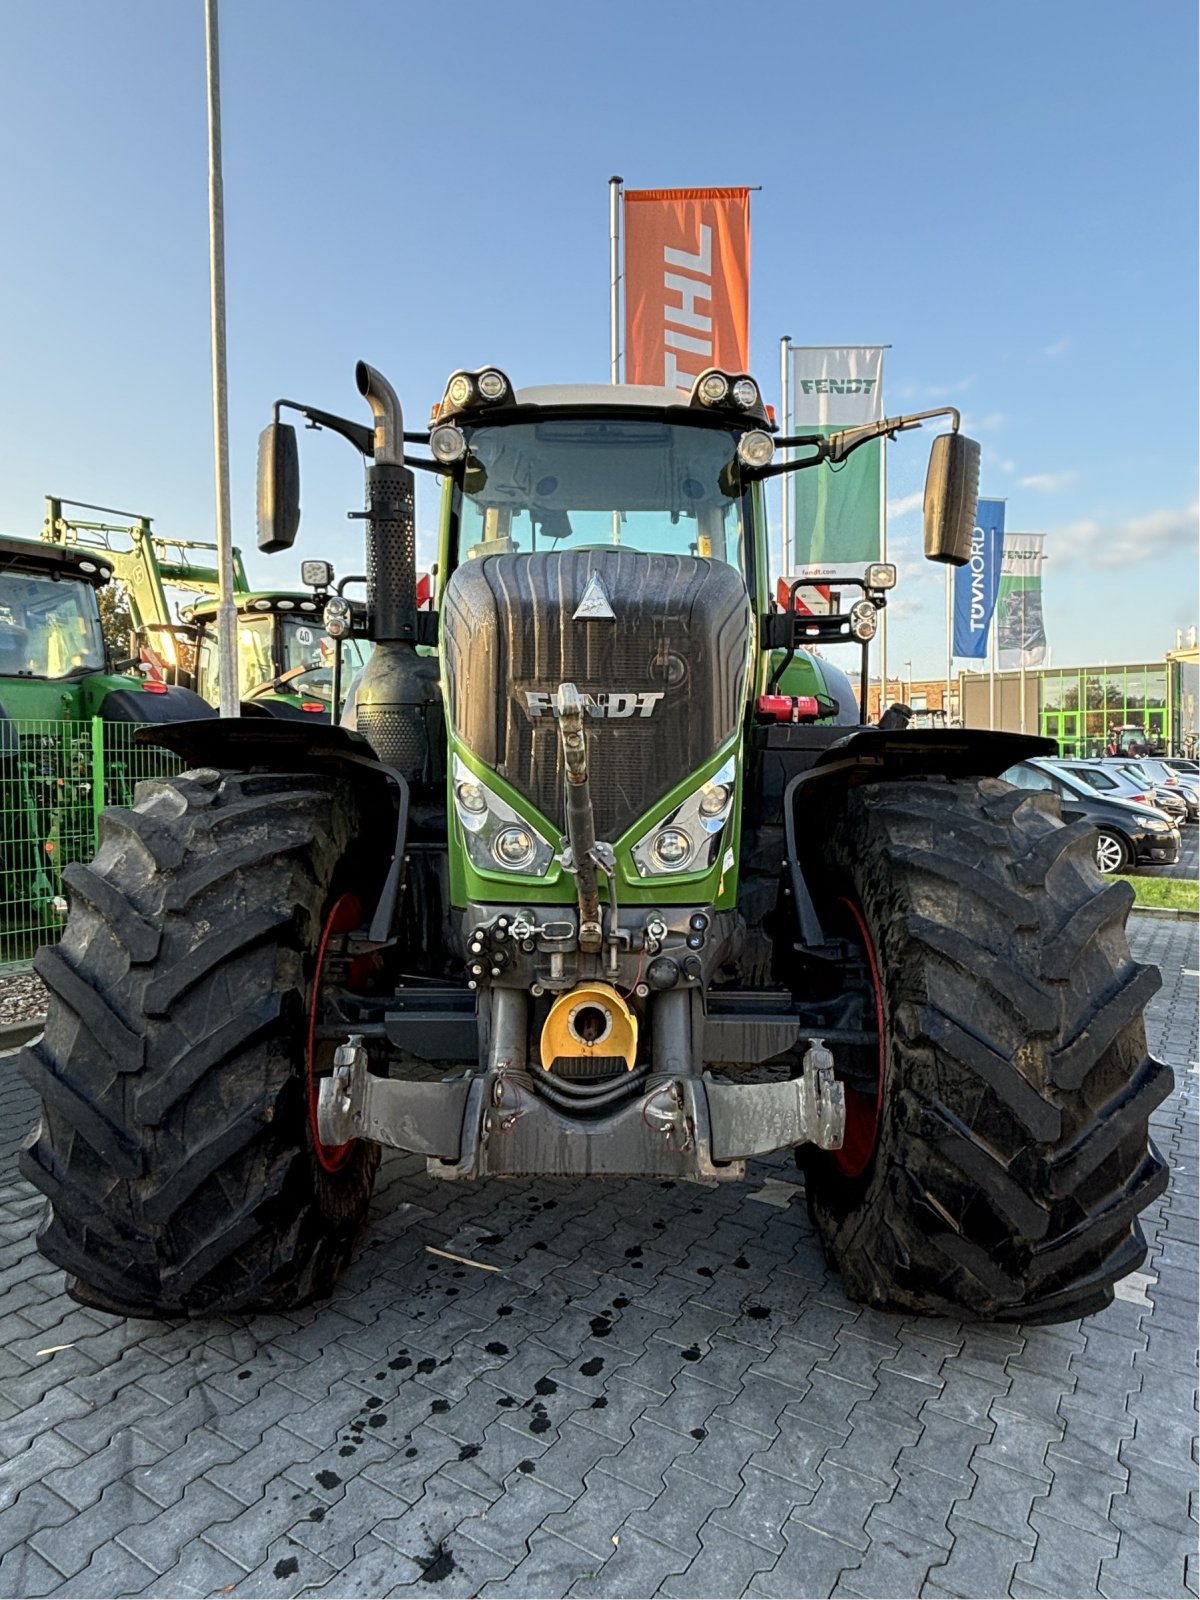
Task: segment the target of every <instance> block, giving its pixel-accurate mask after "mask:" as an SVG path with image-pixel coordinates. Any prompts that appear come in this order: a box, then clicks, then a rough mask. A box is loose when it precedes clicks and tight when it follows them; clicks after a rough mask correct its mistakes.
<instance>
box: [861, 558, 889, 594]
mask: <svg viewBox="0 0 1200 1600" xmlns="http://www.w3.org/2000/svg"><path fill="white" fill-rule="evenodd" d="M895 587H896V569H895V567H894V566H893V565H892V563H891V562H890V561H873V562H872V563H871V565H870V566H869V567H868V568H867V588H868V589H894V588H895Z"/></svg>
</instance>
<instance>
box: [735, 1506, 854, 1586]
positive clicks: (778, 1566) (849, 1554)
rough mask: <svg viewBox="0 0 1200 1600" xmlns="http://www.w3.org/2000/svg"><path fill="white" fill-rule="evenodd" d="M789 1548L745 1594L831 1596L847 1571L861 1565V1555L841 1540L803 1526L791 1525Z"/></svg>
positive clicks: (786, 1528)
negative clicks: (859, 1561)
mask: <svg viewBox="0 0 1200 1600" xmlns="http://www.w3.org/2000/svg"><path fill="white" fill-rule="evenodd" d="M784 1534H785V1537H786V1539H787V1545H786V1548H785V1549H784V1552H783V1554H782V1555H781V1556H780V1558H779V1560H778V1561H777V1562H776V1563H775V1565H774V1566H773V1567H771V1568H770V1569H769V1570H768V1571H766V1572H759V1573H756V1574H755V1576H754V1577H753V1578H752V1579H751V1580H750V1584H749V1586H748V1588H747V1589H746V1594H747V1595H750V1596H765V1597H770V1600H796V1597H797V1596H805V1595H812V1596H816V1595H827V1594H831V1593H832V1592H833V1590H834V1588H835V1587H836V1586H837V1583H838V1581H839V1579H840V1578H841V1576H842V1574H843V1573H844V1572H845V1571H846V1570H847V1568H850V1567H854V1566H856V1565H857V1564H858V1558H859V1552H858V1551H857V1550H856V1549H855V1548H854V1547H853V1546H852V1545H848V1544H846V1543H844V1542H843V1541H842V1540H841V1539H833V1538H830V1536H829V1535H828V1534H825V1533H818V1532H817V1530H816V1529H815V1528H806V1527H805V1526H804V1525H803V1524H802V1523H799V1522H789V1523H787V1524H786V1525H785V1528H784Z"/></svg>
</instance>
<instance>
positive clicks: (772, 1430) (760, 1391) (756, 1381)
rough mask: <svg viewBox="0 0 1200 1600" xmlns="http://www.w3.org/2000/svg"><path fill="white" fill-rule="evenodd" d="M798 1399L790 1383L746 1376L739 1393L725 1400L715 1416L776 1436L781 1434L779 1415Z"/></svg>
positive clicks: (764, 1434) (766, 1438)
mask: <svg viewBox="0 0 1200 1600" xmlns="http://www.w3.org/2000/svg"><path fill="white" fill-rule="evenodd" d="M797 1398H798V1397H797V1395H796V1391H795V1390H794V1389H793V1388H792V1387H791V1386H790V1385H788V1384H783V1383H777V1382H776V1381H775V1380H774V1378H764V1377H762V1376H750V1375H747V1377H746V1379H745V1381H744V1382H743V1384H742V1387H741V1390H740V1392H739V1393H738V1394H737V1395H736V1396H734V1398H733V1399H731V1400H725V1401H723V1402H722V1403H721V1404H720V1405H719V1406H718V1407H717V1409H716V1410H715V1411H714V1413H713V1415H714V1417H715V1418H716V1419H718V1420H720V1421H722V1422H736V1423H737V1425H738V1427H739V1428H752V1429H753V1430H754V1432H755V1433H758V1434H761V1435H762V1437H763V1439H764V1440H770V1439H775V1438H777V1437H778V1436H779V1429H780V1426H781V1424H780V1418H781V1417H782V1416H783V1413H784V1411H785V1410H786V1409H787V1408H788V1407H789V1405H792V1404H793V1403H795V1402H796V1401H797Z"/></svg>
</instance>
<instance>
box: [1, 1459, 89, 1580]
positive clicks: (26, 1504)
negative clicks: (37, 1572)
mask: <svg viewBox="0 0 1200 1600" xmlns="http://www.w3.org/2000/svg"><path fill="white" fill-rule="evenodd" d="M76 1514H77V1513H76V1511H75V1508H74V1507H73V1506H70V1505H68V1504H67V1502H66V1501H65V1500H63V1499H61V1498H60V1496H58V1495H56V1494H51V1492H50V1490H49V1489H47V1488H46V1487H45V1486H44V1485H43V1484H40V1483H31V1484H30V1485H29V1486H28V1488H25V1489H22V1490H21V1492H20V1494H19V1495H18V1496H17V1498H16V1499H15V1500H14V1501H13V1503H12V1504H11V1505H10V1506H7V1507H5V1509H4V1510H3V1511H0V1553H2V1554H4V1555H7V1554H8V1552H9V1551H10V1550H18V1549H21V1548H22V1547H23V1546H25V1544H26V1542H27V1541H28V1540H29V1539H30V1538H31V1537H32V1536H33V1535H35V1534H37V1533H39V1532H45V1531H47V1530H52V1529H55V1528H59V1527H63V1526H65V1525H66V1524H67V1523H69V1522H71V1521H73V1520H74V1518H75V1516H76ZM56 1565H57V1564H56ZM65 1576H66V1574H65V1573H63V1572H61V1571H60V1572H59V1580H60V1581H61V1579H62V1578H63V1577H65Z"/></svg>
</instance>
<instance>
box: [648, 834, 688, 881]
mask: <svg viewBox="0 0 1200 1600" xmlns="http://www.w3.org/2000/svg"><path fill="white" fill-rule="evenodd" d="M695 849H696V846H695V845H694V844H693V842H692V838H691V835H690V834H687V833H684V831H683V829H682V828H660V829H659V830H658V832H657V833H656V834H655V835H654V839H653V841H652V843H651V845H650V854H651V856H652V857H653V859H654V862H655V865H656V866H657V867H658V868H659V870H660V871H661V872H682V871H683V869H684V868H685V867H686V866H687V865H688V864H689V863H690V861H691V859H692V856H693V854H694V853H695Z"/></svg>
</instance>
